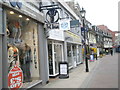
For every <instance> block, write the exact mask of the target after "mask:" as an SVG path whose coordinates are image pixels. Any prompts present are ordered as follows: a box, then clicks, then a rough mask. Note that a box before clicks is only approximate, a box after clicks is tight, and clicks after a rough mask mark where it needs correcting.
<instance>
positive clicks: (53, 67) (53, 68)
mask: <svg viewBox="0 0 120 90" xmlns="http://www.w3.org/2000/svg"><path fill="white" fill-rule="evenodd" d="M48 60H49V76H50V77H55V76H57V75H58V74H59V62H60V61H62V60H63V45H62V44H61V43H49V44H48Z"/></svg>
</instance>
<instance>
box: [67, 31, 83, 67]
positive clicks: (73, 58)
mask: <svg viewBox="0 0 120 90" xmlns="http://www.w3.org/2000/svg"><path fill="white" fill-rule="evenodd" d="M65 42H67V44H66V47H67V61H68V66H69V69H71V68H74V67H77V65H79V64H80V63H82V47H81V39H80V36H78V35H76V34H73V33H71V32H69V31H65Z"/></svg>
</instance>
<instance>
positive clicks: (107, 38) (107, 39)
mask: <svg viewBox="0 0 120 90" xmlns="http://www.w3.org/2000/svg"><path fill="white" fill-rule="evenodd" d="M97 27H98V28H100V30H102V31H103V42H104V49H103V52H104V54H109V53H110V49H112V47H113V42H112V34H111V33H110V32H109V29H108V27H107V26H105V25H98V26H97Z"/></svg>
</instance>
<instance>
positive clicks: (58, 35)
mask: <svg viewBox="0 0 120 90" xmlns="http://www.w3.org/2000/svg"><path fill="white" fill-rule="evenodd" d="M48 33H49V39H55V40H61V41H64V32H63V30H59V29H50V30H48Z"/></svg>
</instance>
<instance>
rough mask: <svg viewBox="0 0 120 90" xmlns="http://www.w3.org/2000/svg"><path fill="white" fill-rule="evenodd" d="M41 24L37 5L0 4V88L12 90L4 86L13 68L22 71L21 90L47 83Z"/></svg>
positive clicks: (44, 44)
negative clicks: (16, 67)
mask: <svg viewBox="0 0 120 90" xmlns="http://www.w3.org/2000/svg"><path fill="white" fill-rule="evenodd" d="M43 24H44V18H43V14H42V13H41V12H39V3H36V2H35V3H30V2H24V1H23V2H19V1H18V2H11V1H8V0H7V1H0V40H1V42H0V46H1V48H0V49H1V50H0V62H1V63H0V67H1V70H0V78H2V79H1V82H0V88H8V87H14V86H10V85H9V86H8V84H9V83H11V82H9V81H8V74H9V73H10V71H11V69H12V68H13V67H14V65H17V66H18V67H20V68H21V69H22V72H23V86H22V88H30V87H32V86H33V85H35V84H38V83H42V84H45V83H46V82H47V81H48V72H46V69H47V57H46V54H47V48H46V47H47V44H46V42H47V39H46V37H45V35H44V27H43ZM43 51H44V53H43Z"/></svg>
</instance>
